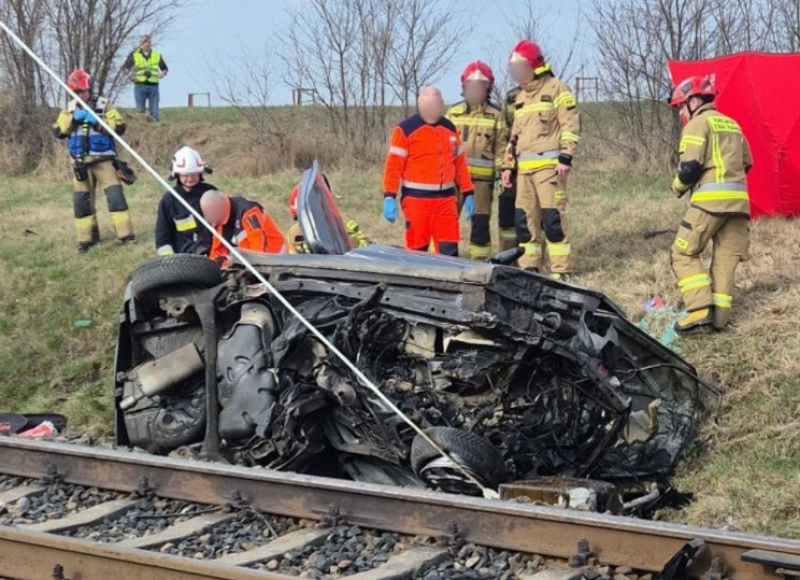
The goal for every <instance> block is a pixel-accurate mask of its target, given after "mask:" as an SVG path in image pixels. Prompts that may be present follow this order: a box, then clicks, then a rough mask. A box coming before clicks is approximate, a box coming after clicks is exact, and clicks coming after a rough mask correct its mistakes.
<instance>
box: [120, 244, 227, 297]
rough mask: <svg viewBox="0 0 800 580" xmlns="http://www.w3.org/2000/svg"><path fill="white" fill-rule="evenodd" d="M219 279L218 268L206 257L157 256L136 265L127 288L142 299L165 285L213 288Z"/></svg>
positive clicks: (188, 255)
mask: <svg viewBox="0 0 800 580" xmlns="http://www.w3.org/2000/svg"><path fill="white" fill-rule="evenodd" d="M221 283H222V270H221V269H220V267H219V266H218V265H217V264H216V263H214V262H212V261H211V260H209V259H208V258H206V257H205V256H196V255H193V254H176V255H174V256H159V257H156V258H153V259H151V260H148V261H147V262H145V263H144V264H142V265H141V266H139V267H138V268H137V269H136V271H135V272H134V273H133V278H132V279H131V291H132V292H133V295H134V296H135V297H136V298H138V299H143V298H145V297H146V296H148V295H151V294H152V293H153V292H155V291H157V290H161V289H162V288H165V287H168V286H177V285H180V286H189V287H194V288H200V289H204V288H213V287H214V286H217V285H218V284H221Z"/></svg>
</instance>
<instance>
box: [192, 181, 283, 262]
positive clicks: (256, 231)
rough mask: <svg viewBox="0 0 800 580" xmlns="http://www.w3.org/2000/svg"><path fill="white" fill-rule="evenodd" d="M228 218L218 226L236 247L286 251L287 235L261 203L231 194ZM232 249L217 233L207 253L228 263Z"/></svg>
mask: <svg viewBox="0 0 800 580" xmlns="http://www.w3.org/2000/svg"><path fill="white" fill-rule="evenodd" d="M228 199H229V200H230V210H229V213H228V219H227V220H226V221H225V223H224V224H222V225H219V226H217V228H216V230H217V232H218V233H220V234H221V235H222V237H223V238H225V239H226V240H227V241H228V242H229V243H230V244H232V245H233V246H234V247H237V248H241V249H242V250H247V251H250V252H262V253H265V254H278V253H280V252H281V251H283V249H284V246H285V238H284V237H283V232H281V230H280V228H279V227H278V226H277V225H276V224H275V222H274V221H273V220H272V218H271V217H270V216H269V214H267V213H266V212H265V211H264V209H263V208H262V207H261V205H260V204H258V203H256V202H254V201H250V200H248V199H245V198H243V197H230V198H228ZM229 256H230V252H229V251H228V248H226V247H225V246H223V245H222V243H221V242H220V241H219V240H218V239H217V238H216V237H215V238H213V241H212V242H211V251H210V252H209V254H208V257H209V258H210V259H212V260H216V261H219V262H220V265H221V266H222V267H227V266H228V263H229V261H230V260H229Z"/></svg>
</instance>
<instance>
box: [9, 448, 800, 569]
mask: <svg viewBox="0 0 800 580" xmlns="http://www.w3.org/2000/svg"><path fill="white" fill-rule="evenodd" d="M0 474H2V475H0V507H2V509H0V523H5V524H10V525H0V577H2V578H12V579H15V580H44V579H45V578H53V579H54V580H60V579H62V578H66V579H69V580H95V579H97V580H100V579H103V580H106V579H108V578H113V580H128V579H134V578H136V579H138V578H148V579H153V580H183V579H186V580H189V579H192V580H200V579H212V578H213V579H226V580H234V579H236V580H239V579H241V580H249V579H251V578H252V579H256V578H258V579H261V580H270V579H275V580H279V579H283V580H286V578H288V577H295V578H296V577H297V576H298V575H300V576H302V577H305V578H317V579H333V578H339V577H349V578H353V579H354V580H391V579H394V580H399V579H406V578H408V579H416V578H419V579H422V580H449V579H451V578H452V579H455V578H465V579H475V580H480V579H484V578H492V579H495V578H496V579H498V580H516V579H520V580H573V579H579V578H588V579H590V580H592V579H598V578H611V579H612V580H633V579H635V580H642V579H647V578H650V579H653V578H658V577H659V576H658V574H659V573H660V572H662V571H663V570H664V568H665V565H666V564H667V563H668V562H669V561H670V560H672V561H673V563H675V564H676V566H678V567H680V566H682V562H681V559H682V558H681V554H685V555H687V558H686V560H688V555H689V554H692V555H693V556H694V557H693V558H692V563H691V565H690V567H689V568H688V569H687V571H685V572H680V574H682V575H672V576H669V578H708V579H709V580H722V579H724V578H733V579H735V580H760V579H773V578H775V579H778V578H780V579H783V578H793V577H798V576H800V542H798V541H792V540H783V539H778V538H770V537H763V536H754V535H748V534H741V533H733V532H725V531H718V530H712V529H703V528H696V527H690V526H682V525H675V524H665V523H658V522H649V521H641V520H634V519H629V518H619V517H613V516H605V515H600V514H592V513H584V512H577V511H568V510H562V509H555V508H547V507H540V506H535V505H530V504H518V503H512V502H500V501H494V500H485V499H478V498H470V497H462V496H452V495H446V494H439V493H435V492H429V491H424V490H413V489H403V488H391V487H383V486H376V485H367V484H355V483H353V482H347V481H340V480H331V479H324V478H315V477H309V476H304V475H299V474H293V473H281V472H273V471H268V470H263V469H248V468H241V467H233V466H227V465H221V464H213V463H201V462H196V461H188V460H180V459H171V458H164V457H155V456H151V455H145V454H139V453H133V452H129V451H119V450H108V449H100V448H91V447H82V446H77V445H69V444H64V443H51V442H41V441H26V440H19V439H13V438H0ZM695 552H696V553H695ZM662 577H664V578H666V577H667V576H662Z"/></svg>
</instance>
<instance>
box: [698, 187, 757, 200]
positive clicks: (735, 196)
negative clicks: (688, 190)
mask: <svg viewBox="0 0 800 580" xmlns="http://www.w3.org/2000/svg"><path fill="white" fill-rule="evenodd" d="M749 200H750V196H749V195H748V194H747V192H746V191H733V190H731V191H698V192H696V193H693V194H692V201H693V202H695V201H749Z"/></svg>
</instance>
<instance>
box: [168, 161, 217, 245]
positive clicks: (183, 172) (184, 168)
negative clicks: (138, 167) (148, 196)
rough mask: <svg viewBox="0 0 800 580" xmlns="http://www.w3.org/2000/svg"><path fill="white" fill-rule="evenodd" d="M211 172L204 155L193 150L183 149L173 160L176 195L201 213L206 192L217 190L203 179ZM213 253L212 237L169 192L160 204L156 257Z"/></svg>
mask: <svg viewBox="0 0 800 580" xmlns="http://www.w3.org/2000/svg"><path fill="white" fill-rule="evenodd" d="M211 172H212V171H211V168H210V167H207V166H206V164H205V163H203V158H202V157H200V154H199V153H198V152H197V151H195V150H194V149H192V148H191V147H181V148H180V149H178V151H176V152H175V155H173V156H172V175H171V176H170V179H176V180H177V183H176V184H175V191H176V192H177V193H179V194H180V195H181V197H183V199H185V200H186V201H187V202H188V203H189V205H191V206H192V208H193V209H194V210H195V211H197V212H198V213H199V212H200V198H201V197H202V196H203V194H204V193H205V192H207V191H210V190H212V189H216V187H214V186H213V185H211V184H210V183H206V182H205V181H203V175H204V174H206V173H211ZM210 249H211V233H210V232H209V231H207V230H206V229H205V228H204V227H203V226H202V225H200V224H199V223H198V222H197V220H195V219H194V216H193V215H192V214H191V213H189V210H187V209H186V207H184V205H183V204H182V203H181V202H180V201H178V200H177V199H176V198H175V196H173V195H172V194H171V193H170V192H166V193H165V194H164V195H163V197H162V198H161V201H160V202H159V204H158V217H157V218H156V253H157V254H158V255H159V256H171V255H172V254H208V252H209V250H210Z"/></svg>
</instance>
